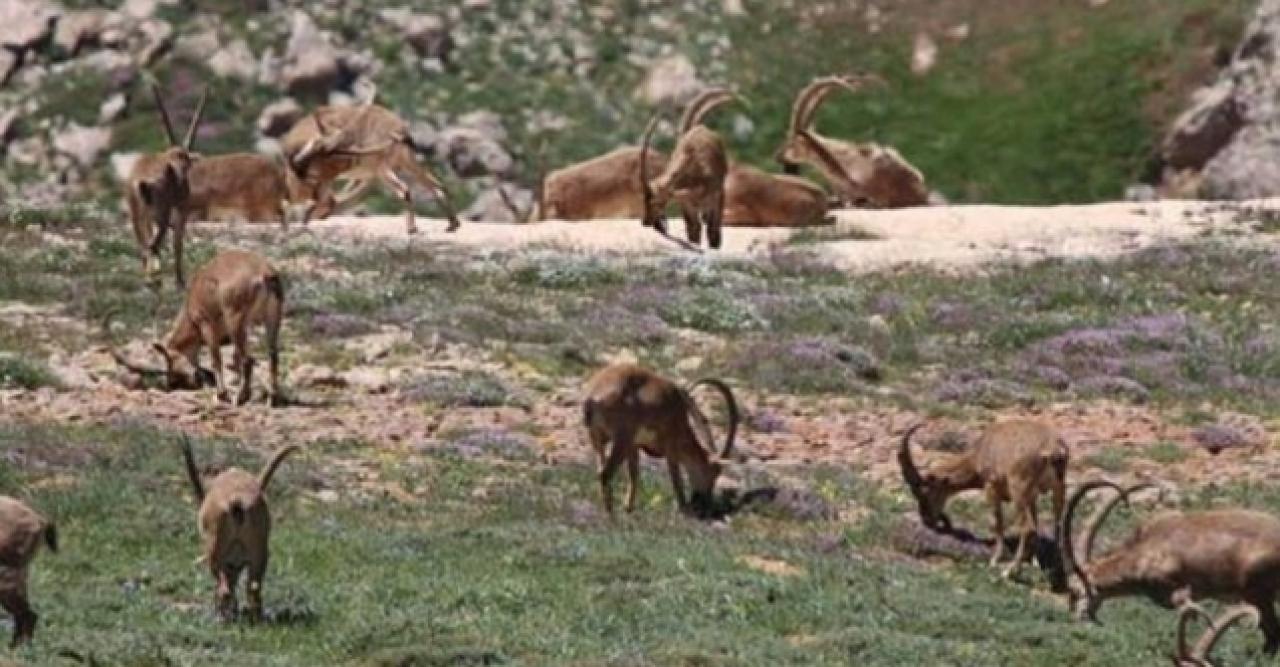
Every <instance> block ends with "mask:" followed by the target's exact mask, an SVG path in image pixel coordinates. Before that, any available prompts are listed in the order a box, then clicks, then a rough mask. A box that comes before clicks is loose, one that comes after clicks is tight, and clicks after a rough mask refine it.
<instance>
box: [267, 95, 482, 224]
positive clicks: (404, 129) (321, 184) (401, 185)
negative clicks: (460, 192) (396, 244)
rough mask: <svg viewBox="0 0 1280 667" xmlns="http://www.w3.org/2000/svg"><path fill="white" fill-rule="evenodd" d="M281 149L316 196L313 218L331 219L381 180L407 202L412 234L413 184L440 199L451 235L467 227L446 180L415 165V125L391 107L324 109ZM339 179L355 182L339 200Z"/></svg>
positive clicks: (298, 127) (295, 129) (284, 141)
mask: <svg viewBox="0 0 1280 667" xmlns="http://www.w3.org/2000/svg"><path fill="white" fill-rule="evenodd" d="M281 148H282V150H283V151H284V155H285V160H286V162H287V163H288V168H289V169H291V170H293V173H294V175H295V176H296V177H297V178H298V179H299V180H300V181H301V182H302V183H304V184H305V186H306V187H307V188H308V190H309V192H310V193H311V200H312V202H313V203H312V207H313V208H312V210H309V211H308V214H309V215H308V217H310V215H312V214H313V215H315V216H316V217H319V218H324V217H326V216H328V215H329V213H331V212H332V211H333V210H335V209H338V208H341V207H343V206H346V205H347V204H349V203H350V202H351V201H353V200H355V199H356V198H357V197H359V196H360V195H361V194H363V193H364V191H365V190H366V189H367V188H368V187H369V186H370V185H371V184H372V183H373V181H375V180H378V181H381V182H382V183H383V184H384V185H385V186H386V187H388V188H389V189H390V190H391V191H392V192H393V193H395V195H396V196H397V197H399V198H400V199H402V200H404V203H405V224H406V230H407V231H408V233H409V234H415V233H417V231H418V227H417V223H416V222H415V220H414V212H413V191H412V188H411V187H410V183H406V182H405V180H404V179H405V178H408V179H409V181H411V182H412V183H413V184H416V185H418V186H419V187H421V188H424V189H426V190H429V191H431V192H432V193H433V194H434V195H435V197H436V200H437V201H438V202H439V203H440V206H441V208H443V209H444V211H445V216H446V217H447V218H448V219H449V227H448V230H447V231H450V232H452V231H456V230H457V229H458V226H459V225H460V224H461V223H459V222H458V216H457V214H456V213H455V212H454V209H453V204H452V203H451V202H450V200H449V193H448V192H447V191H445V189H444V186H443V185H442V184H441V183H440V179H438V178H436V176H435V174H433V173H431V171H430V170H429V169H426V168H424V167H422V166H421V165H419V164H418V162H417V160H415V159H414V157H413V146H412V144H411V142H410V139H409V125H408V124H407V123H405V121H404V119H402V118H400V117H399V116H397V115H396V114H395V113H394V112H392V111H390V110H388V109H386V108H385V107H382V106H379V105H377V104H373V103H372V102H368V103H365V104H362V105H359V106H323V107H320V108H319V109H316V110H315V111H313V112H311V114H309V115H307V116H306V117H305V118H303V119H302V120H300V121H298V122H297V123H295V124H294V126H293V127H292V128H291V129H290V130H289V131H288V132H287V133H286V134H285V135H284V137H282V138H281ZM338 178H346V179H351V180H353V181H354V182H353V183H352V184H351V185H352V187H350V188H348V189H347V190H346V191H345V192H344V193H343V194H342V195H341V197H340V198H338V199H335V197H334V195H333V191H332V188H333V182H334V181H335V180H337V179H338Z"/></svg>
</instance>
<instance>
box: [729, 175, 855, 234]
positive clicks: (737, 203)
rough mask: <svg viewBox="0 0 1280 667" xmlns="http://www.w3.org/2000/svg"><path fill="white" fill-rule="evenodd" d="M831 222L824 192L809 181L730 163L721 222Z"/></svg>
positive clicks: (743, 224)
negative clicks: (722, 220)
mask: <svg viewBox="0 0 1280 667" xmlns="http://www.w3.org/2000/svg"><path fill="white" fill-rule="evenodd" d="M833 222H834V220H833V219H832V218H831V217H830V216H829V215H827V194H826V193H825V192H823V191H822V188H820V187H818V186H817V185H816V184H814V183H813V182H812V181H809V180H808V179H804V178H800V177H799V176H788V175H777V174H769V173H765V172H764V171H761V170H759V169H756V168H755V167H750V166H747V165H745V164H733V165H730V166H729V176H728V178H726V179H725V181H724V226H726V227H807V226H811V225H823V224H831V223H833Z"/></svg>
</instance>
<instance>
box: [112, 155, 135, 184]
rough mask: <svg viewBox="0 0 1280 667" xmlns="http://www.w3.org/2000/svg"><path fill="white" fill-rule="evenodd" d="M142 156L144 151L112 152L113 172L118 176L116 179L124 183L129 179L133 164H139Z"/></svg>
mask: <svg viewBox="0 0 1280 667" xmlns="http://www.w3.org/2000/svg"><path fill="white" fill-rule="evenodd" d="M140 157H142V153H136V152H128V153H112V154H111V173H112V175H113V176H115V177H116V181H118V182H120V183H124V182H125V181H127V180H129V174H130V173H132V172H133V165H135V164H137V162H138V158H140Z"/></svg>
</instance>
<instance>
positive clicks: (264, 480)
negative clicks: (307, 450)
mask: <svg viewBox="0 0 1280 667" xmlns="http://www.w3.org/2000/svg"><path fill="white" fill-rule="evenodd" d="M297 449H298V448H297V446H296V445H289V446H286V447H282V448H280V449H279V450H278V451H276V453H275V454H274V455H273V456H272V457H271V460H269V461H268V462H267V465H266V467H264V468H263V469H262V472H261V473H259V474H258V475H257V476H256V477H255V476H254V475H253V474H252V473H249V472H246V471H245V470H242V469H240V468H228V469H226V470H224V471H222V472H221V473H219V474H218V475H217V476H216V477H213V478H211V479H209V480H207V482H206V481H205V480H203V479H201V475H200V472H199V470H198V469H197V468H196V462H195V457H194V455H193V454H192V453H191V443H190V441H188V440H187V439H186V437H183V440H182V458H183V459H184V461H185V462H186V467H187V477H189V478H190V480H191V486H192V488H193V489H194V491H195V494H196V502H197V503H198V504H199V508H200V509H199V514H198V515H197V517H196V521H197V526H198V527H199V529H200V542H201V544H202V547H203V548H202V550H201V551H202V553H201V556H200V561H203V562H204V563H205V564H207V565H208V566H209V571H210V572H211V573H212V574H213V577H214V579H215V580H216V581H217V592H216V597H215V605H216V608H217V610H218V614H219V616H221V617H222V618H223V620H231V619H233V618H234V617H235V615H236V613H237V611H238V610H237V604H236V592H235V591H236V587H237V585H238V583H239V580H240V572H241V571H243V570H245V569H248V571H249V583H248V586H247V593H248V595H247V597H248V598H249V618H250V620H254V621H257V620H261V619H262V580H263V577H265V576H266V574H267V560H268V558H269V557H270V540H271V512H270V510H269V509H268V508H267V499H266V497H265V495H264V494H265V493H266V491H267V486H268V485H270V484H271V477H272V476H273V475H275V472H276V468H278V467H279V466H280V462H281V461H283V460H284V457H286V456H288V455H289V454H290V453H292V452H294V451H296V450H297Z"/></svg>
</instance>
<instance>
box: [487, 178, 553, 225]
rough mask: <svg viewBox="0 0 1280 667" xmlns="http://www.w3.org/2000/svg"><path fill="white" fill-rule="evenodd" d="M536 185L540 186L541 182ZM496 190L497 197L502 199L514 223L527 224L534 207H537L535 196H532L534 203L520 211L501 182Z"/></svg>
mask: <svg viewBox="0 0 1280 667" xmlns="http://www.w3.org/2000/svg"><path fill="white" fill-rule="evenodd" d="M538 187H539V188H541V187H542V186H541V184H539V186H538ZM497 190H498V198H499V199H501V200H502V205H503V207H505V208H506V209H507V210H508V211H511V215H512V216H513V218H514V221H515V223H516V224H520V225H523V224H528V223H529V221H530V220H531V219H532V217H533V212H534V209H535V208H536V207H537V203H536V202H537V197H536V196H535V197H534V202H535V203H531V204H530V205H529V209H528V210H527V211H521V210H520V208H519V207H518V206H516V203H515V202H513V201H511V195H508V194H507V190H506V188H504V187H502V184H501V183H499V184H498V185H497Z"/></svg>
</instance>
